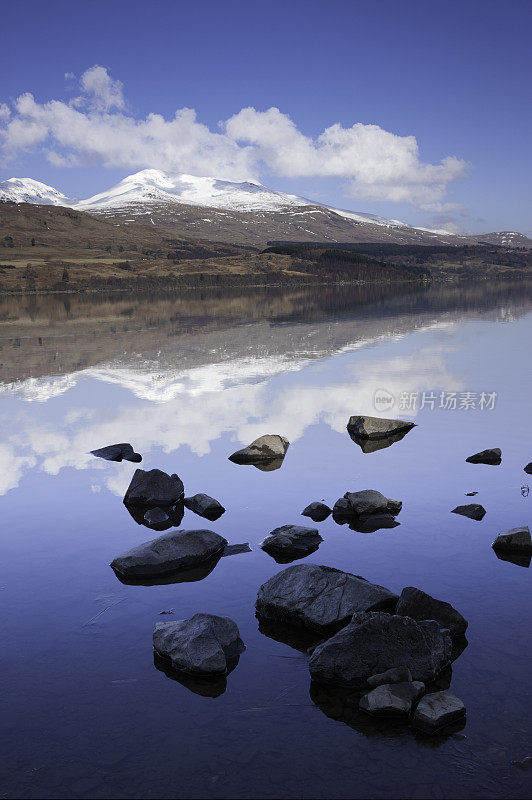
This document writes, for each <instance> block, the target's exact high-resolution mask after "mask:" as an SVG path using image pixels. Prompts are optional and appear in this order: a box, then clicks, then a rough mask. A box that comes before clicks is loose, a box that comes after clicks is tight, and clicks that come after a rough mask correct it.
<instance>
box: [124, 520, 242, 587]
mask: <svg viewBox="0 0 532 800" xmlns="http://www.w3.org/2000/svg"><path fill="white" fill-rule="evenodd" d="M226 545H227V540H226V539H224V538H223V536H219V535H218V534H217V533H213V531H208V530H193V531H181V530H178V531H172V532H171V533H165V534H163V536H159V537H158V538H157V539H152V540H151V541H149V542H144V543H143V544H139V545H138V546H137V547H133V548H132V549H131V550H128V551H127V552H126V553H122V555H120V556H117V557H116V558H115V559H114V560H113V561H112V562H111V567H112V568H113V569H114V570H115V572H117V573H119V575H123V576H126V577H132V578H137V577H145V576H147V577H150V576H157V575H165V574H169V573H172V572H175V571H177V570H182V569H190V568H193V567H196V566H199V565H200V564H203V563H205V562H209V561H211V560H212V559H214V558H216V557H219V556H221V555H222V552H223V550H224V548H225V546H226Z"/></svg>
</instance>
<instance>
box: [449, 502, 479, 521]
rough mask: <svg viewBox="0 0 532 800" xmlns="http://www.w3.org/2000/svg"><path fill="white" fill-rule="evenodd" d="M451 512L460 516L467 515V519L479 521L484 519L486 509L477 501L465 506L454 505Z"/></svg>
mask: <svg viewBox="0 0 532 800" xmlns="http://www.w3.org/2000/svg"><path fill="white" fill-rule="evenodd" d="M451 514H461V516H462V517H469V519H474V520H476V521H477V522H480V521H481V520H482V519H484V516H485V514H486V509H485V508H484V506H481V505H479V504H478V503H469V504H468V505H466V506H456V508H453V510H452V511H451Z"/></svg>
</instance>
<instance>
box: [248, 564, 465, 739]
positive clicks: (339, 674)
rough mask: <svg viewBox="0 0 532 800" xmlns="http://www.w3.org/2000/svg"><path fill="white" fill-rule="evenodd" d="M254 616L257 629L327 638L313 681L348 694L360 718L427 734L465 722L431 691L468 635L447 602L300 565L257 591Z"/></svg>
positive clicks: (443, 695) (442, 695)
mask: <svg viewBox="0 0 532 800" xmlns="http://www.w3.org/2000/svg"><path fill="white" fill-rule="evenodd" d="M256 612H257V616H258V618H259V622H263V623H264V621H268V622H270V623H277V624H280V623H281V624H283V625H288V626H292V627H296V628H304V629H307V630H311V631H312V632H315V633H316V634H317V635H319V636H320V637H325V638H324V639H323V640H322V641H321V642H319V643H318V644H317V646H315V647H314V648H313V649H312V651H311V656H310V660H309V671H310V676H311V679H312V681H313V683H314V684H317V685H318V686H324V687H329V688H331V687H333V688H334V689H339V690H342V691H344V692H346V691H347V692H348V693H350V696H351V698H353V697H354V699H355V701H356V704H357V706H358V708H359V710H360V711H363V712H366V713H368V714H371V715H373V716H377V717H402V718H405V719H408V720H410V721H411V723H412V725H414V726H415V727H417V728H419V729H421V730H423V731H426V732H428V733H433V732H436V731H439V730H441V729H442V728H444V727H446V726H447V725H449V724H450V723H451V722H455V721H457V720H459V719H460V718H462V717H463V716H464V715H465V707H464V705H463V703H462V702H461V701H460V700H459V699H458V698H456V697H454V696H453V695H452V694H450V693H449V692H446V691H431V685H432V686H433V685H434V683H435V681H436V680H437V678H438V676H439V675H441V673H442V672H443V671H444V670H446V669H447V668H448V667H449V665H450V663H451V660H452V658H453V641H454V640H460V639H464V632H465V630H466V628H467V621H466V620H465V619H464V617H463V616H462V615H461V614H460V613H459V612H458V611H457V610H456V609H455V608H453V607H452V606H451V605H450V604H449V603H446V602H442V601H440V600H436V599H435V598H433V597H431V596H430V595H428V594H426V593H425V592H422V591H421V590H420V589H416V588H414V587H407V588H405V589H403V591H402V593H401V595H400V596H398V595H396V594H394V593H393V592H391V591H390V590H389V589H386V588H385V587H383V586H379V585H376V584H373V583H370V582H369V581H367V580H365V579H364V578H362V577H360V576H357V575H352V574H350V573H347V572H342V571H341V570H336V569H333V568H332V567H325V566H316V565H310V564H305V565H303V564H300V565H297V566H292V567H288V568H287V569H285V570H283V571H282V572H280V573H278V574H277V575H274V576H273V577H272V578H270V580H269V581H267V582H266V583H265V584H263V585H262V586H261V587H260V589H259V591H258V595H257V601H256ZM462 649H463V648H462Z"/></svg>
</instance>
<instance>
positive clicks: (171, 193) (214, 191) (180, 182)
mask: <svg viewBox="0 0 532 800" xmlns="http://www.w3.org/2000/svg"><path fill="white" fill-rule="evenodd" d="M139 202H141V203H178V204H185V205H192V206H207V207H209V208H221V209H227V210H231V211H259V210H260V211H278V210H279V209H281V208H286V207H287V206H302V205H309V201H308V200H304V199H303V198H300V197H296V196H295V195H291V194H283V193H282V192H275V191H273V190H271V189H267V188H266V187H265V186H262V184H260V183H257V181H255V180H253V179H251V180H246V181H243V182H241V183H237V182H234V181H224V180H219V179H218V178H210V177H198V176H196V175H186V174H182V173H180V174H172V173H169V172H163V171H162V170H158V169H144V170H141V171H140V172H136V173H134V174H133V175H128V176H127V178H124V179H123V180H122V181H120V182H119V183H117V184H116V186H113V187H112V188H111V189H109V190H108V191H107V192H102V193H100V194H97V195H94V197H89V198H88V199H87V200H82V201H81V202H80V203H78V204H77V205H76V208H79V209H80V210H86V211H90V210H92V209H94V210H96V209H98V210H103V209H111V208H123V207H124V206H129V205H134V204H137V203H139Z"/></svg>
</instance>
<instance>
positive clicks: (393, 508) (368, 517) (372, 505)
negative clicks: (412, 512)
mask: <svg viewBox="0 0 532 800" xmlns="http://www.w3.org/2000/svg"><path fill="white" fill-rule="evenodd" d="M402 505H403V504H402V503H401V502H400V501H399V500H391V499H390V498H388V497H385V496H384V495H383V494H382V493H381V492H377V491H376V490H375V489H364V490H363V491H360V492H346V493H345V494H344V496H343V497H340V498H339V499H338V500H337V501H336V503H335V504H334V508H333V519H334V521H335V522H336V523H338V525H344V524H345V523H347V522H348V523H355V524H356V525H362V529H363V531H364V532H366V531H371V529H372V522H374V523H375V525H374V527H373V530H377V529H378V528H383V527H388V528H390V527H394V525H393V524H392V523H393V522H394V520H391V519H390V517H391V518H393V517H395V516H396V515H397V514H398V513H399V512H400V511H401V508H402ZM376 517H379V519H378V520H377V519H376ZM380 523H382V524H380ZM354 530H358V527H355V528H354Z"/></svg>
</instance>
